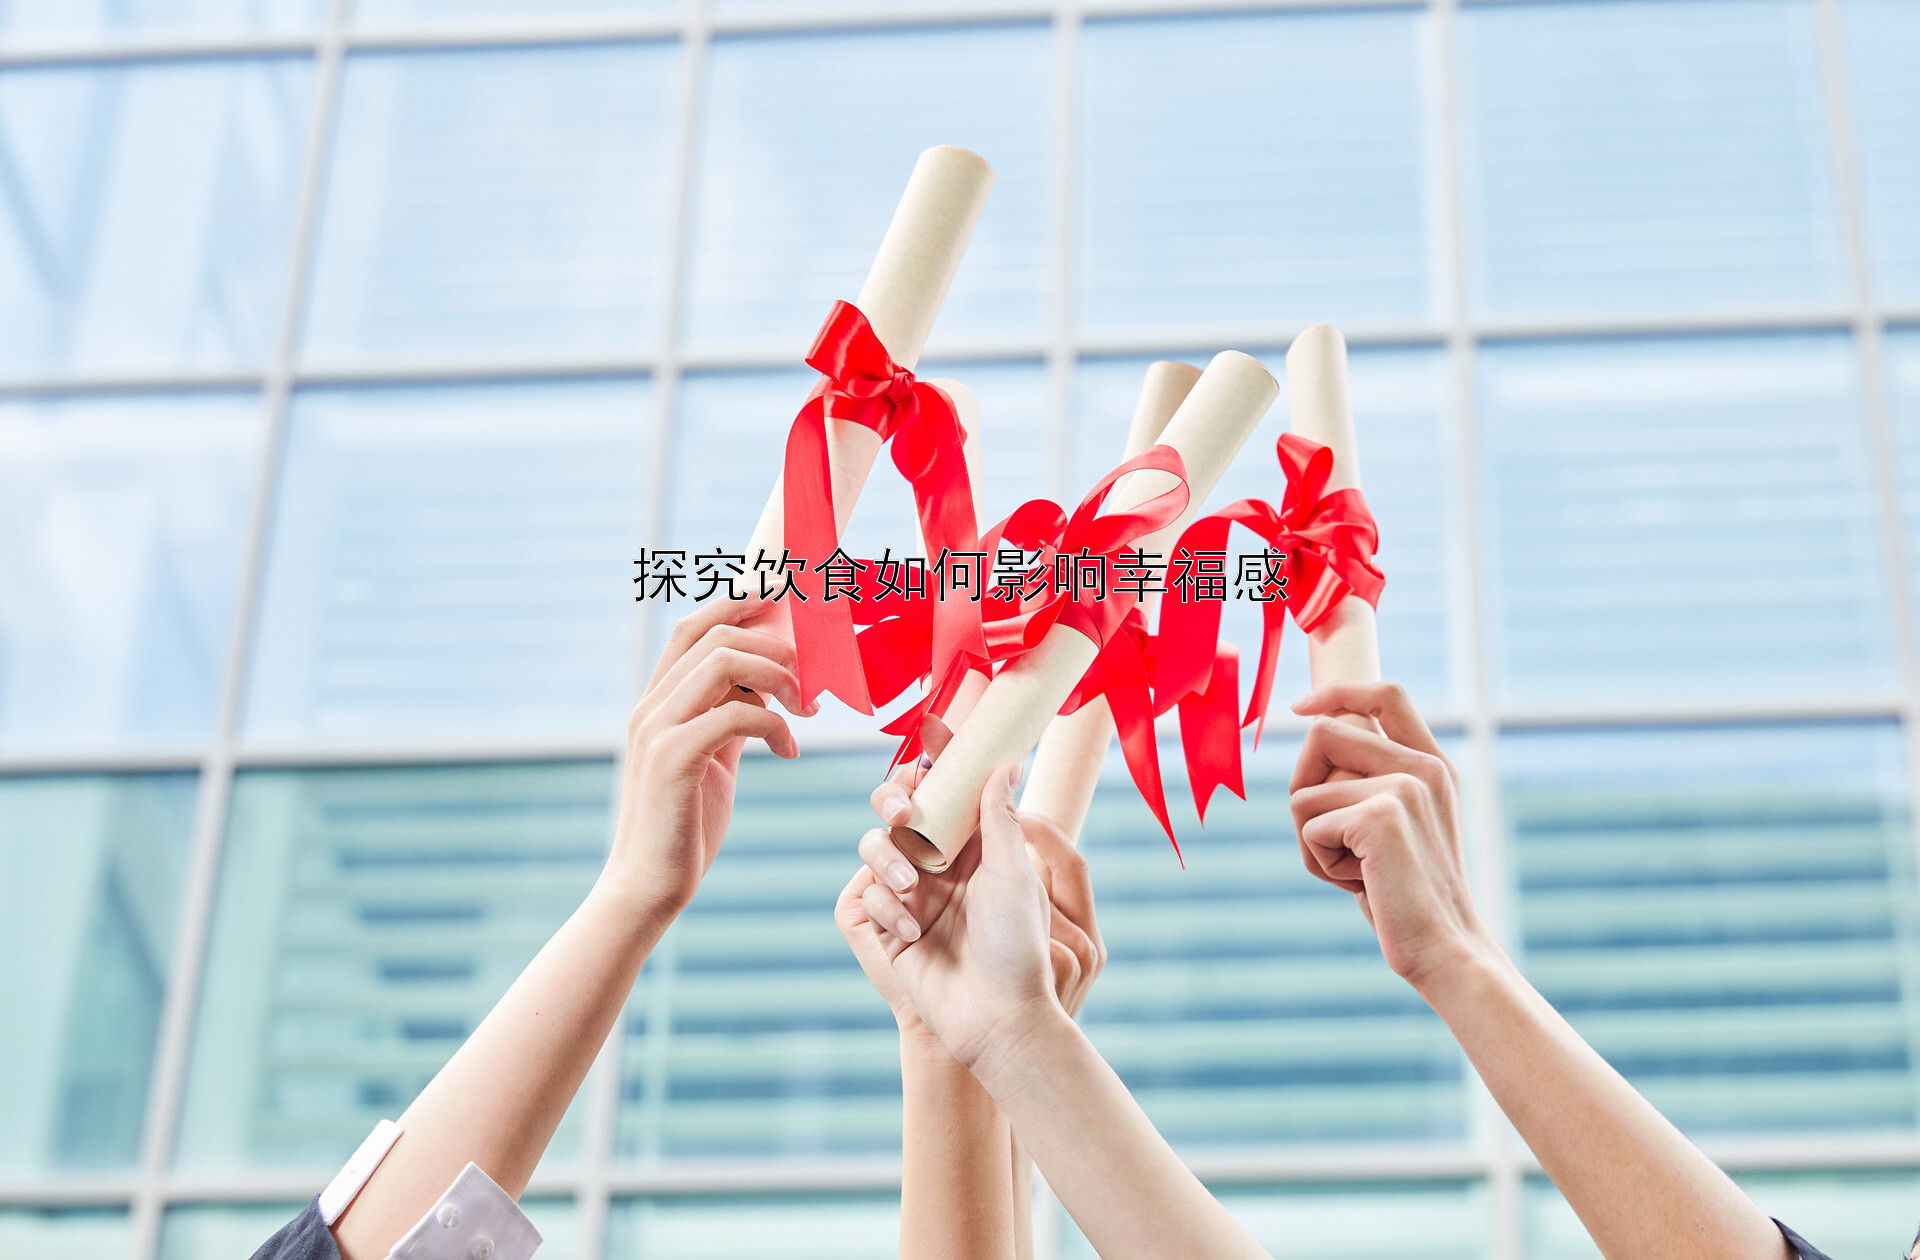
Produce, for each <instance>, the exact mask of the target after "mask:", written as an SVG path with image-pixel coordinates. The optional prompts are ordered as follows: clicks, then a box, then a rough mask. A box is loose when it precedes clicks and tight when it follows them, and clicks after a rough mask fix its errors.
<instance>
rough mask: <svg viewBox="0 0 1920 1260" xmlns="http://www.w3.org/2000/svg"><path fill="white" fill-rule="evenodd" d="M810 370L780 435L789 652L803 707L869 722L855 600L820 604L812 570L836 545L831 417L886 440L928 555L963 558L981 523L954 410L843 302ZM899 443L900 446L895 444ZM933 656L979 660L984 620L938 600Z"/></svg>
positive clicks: (937, 660) (823, 330) (942, 667)
mask: <svg viewBox="0 0 1920 1260" xmlns="http://www.w3.org/2000/svg"><path fill="white" fill-rule="evenodd" d="M807 365H808V366H809V367H812V368H815V369H817V370H818V371H819V372H820V373H821V374H822V378H823V379H822V380H821V381H820V382H819V383H818V384H816V385H815V386H814V387H813V392H812V393H810V394H808V395H807V401H806V402H805V404H803V405H802V406H801V408H800V414H798V415H797V416H795V417H794V420H793V427H792V428H791V429H790V430H789V431H788V433H787V455H786V464H785V467H784V469H783V472H782V475H781V500H782V503H783V505H784V507H785V511H786V548H787V550H788V551H789V552H790V553H791V554H792V555H793V556H794V557H796V558H798V559H799V560H801V561H802V562H803V565H804V567H803V571H802V572H800V573H798V574H796V575H795V579H794V585H795V587H796V588H797V589H798V591H799V595H800V598H798V599H796V600H795V601H794V603H793V604H792V606H791V607H792V615H793V638H794V646H795V648H796V649H797V651H798V654H799V670H798V673H799V678H800V697H801V701H802V703H805V704H810V703H812V701H813V699H814V697H815V696H817V695H819V694H820V693H821V692H823V691H830V692H832V693H833V694H834V695H836V696H839V697H840V699H842V700H844V701H845V702H846V703H847V704H848V705H850V706H852V707H853V708H855V709H857V710H859V711H860V712H862V713H872V712H873V701H872V698H871V697H870V695H869V694H868V688H867V678H866V671H865V669H864V668H863V666H862V663H861V659H860V652H859V648H858V646H857V644H856V643H855V640H854V631H853V627H854V612H853V604H854V601H853V600H852V599H850V598H849V597H847V596H844V595H842V596H840V597H838V598H836V599H835V600H834V601H833V602H831V603H829V602H827V601H826V599H825V598H824V594H825V581H824V577H823V575H822V573H821V572H820V570H819V569H818V568H817V567H816V566H819V565H822V564H824V563H826V561H827V560H828V558H829V557H830V556H831V555H832V553H833V552H834V550H835V549H836V548H837V547H838V546H839V540H840V530H839V526H838V522H837V520H836V518H835V516H834V506H833V476H832V471H831V466H830V464H829V462H828V459H827V426H826V422H827V420H828V419H829V418H831V419H834V420H843V421H847V422H849V423H852V424H858V425H862V426H864V427H865V428H869V429H872V430H873V431H874V432H875V433H876V434H878V435H879V437H880V440H881V441H882V442H883V443H884V442H887V441H890V440H892V441H893V462H894V465H895V466H896V467H897V468H899V470H900V473H901V475H902V476H904V477H905V478H906V479H907V481H908V483H909V484H911V485H912V487H913V501H914V509H915V512H916V513H917V515H918V516H919V519H920V533H921V537H922V538H923V539H924V540H925V542H926V545H927V548H928V550H929V551H930V552H934V553H937V552H938V551H939V550H940V549H943V548H944V549H948V550H953V551H965V550H971V549H972V548H973V545H974V540H975V530H976V528H977V522H976V521H975V520H974V516H973V487H972V485H971V484H970V482H969V479H968V477H967V461H966V454H965V445H964V444H965V436H966V435H965V433H964V431H963V430H962V429H961V426H960V417H959V415H958V413H956V412H955V411H954V408H953V400H952V399H950V398H948V397H947V396H946V394H945V393H943V392H942V391H941V390H940V389H939V388H938V387H936V386H933V385H929V384H928V383H927V382H925V381H922V380H920V379H918V378H917V377H915V376H914V374H913V373H912V372H910V371H908V370H907V369H906V368H903V367H901V366H900V365H899V364H897V363H895V362H894V361H893V359H892V358H891V357H890V356H889V355H888V354H887V348H886V347H885V346H884V345H882V344H881V343H880V338H879V337H878V336H876V335H875V333H874V331H873V326H872V325H871V324H869V323H868V322H867V317H866V316H865V315H863V314H861V313H860V309H859V308H858V307H856V306H854V305H853V304H852V303H850V302H835V303H834V304H833V310H832V311H831V312H830V313H829V314H828V315H827V320H826V323H824V324H822V325H821V327H820V335H819V336H817V337H815V338H814V341H813V348H812V349H811V350H809V351H808V352H807ZM895 439H897V440H895ZM929 633H930V635H931V642H930V651H931V655H932V662H933V666H934V668H935V669H936V670H937V671H939V672H941V673H944V672H945V671H946V670H947V668H948V667H949V665H950V663H951V662H952V661H953V660H954V659H955V658H956V657H959V656H960V655H962V654H963V653H974V654H976V655H981V656H984V655H985V646H984V643H983V641H982V631H981V625H980V612H979V609H978V607H977V606H976V605H973V604H970V603H967V602H965V601H941V602H939V603H937V604H936V605H935V606H934V608H933V610H932V613H931V620H930V630H929Z"/></svg>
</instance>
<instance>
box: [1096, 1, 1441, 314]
mask: <svg viewBox="0 0 1920 1260" xmlns="http://www.w3.org/2000/svg"><path fill="white" fill-rule="evenodd" d="M1425 27H1426V18H1425V16H1424V15H1423V14H1421V13H1418V12H1414V11H1406V12H1393V13H1343V14H1284V15H1279V14H1276V15H1261V16H1249V17H1240V16H1235V17H1204V18H1183V19H1161V20H1153V21H1119V22H1090V23H1088V24H1087V28H1086V34H1085V37H1084V38H1085V57H1086V62H1085V75H1086V89H1085V96H1084V101H1085V106H1084V108H1085V110H1086V119H1085V123H1084V131H1085V137H1086V138H1085V141H1084V145H1083V152H1084V160H1085V165H1086V170H1085V174H1084V177H1083V181H1082V183H1083V188H1084V193H1083V196H1084V197H1085V202H1086V206H1085V211H1084V214H1083V217H1082V220H1081V225H1080V233H1081V237H1080V240H1081V249H1082V259H1083V263H1082V265H1081V266H1080V267H1079V269H1078V270H1079V276H1080V281H1079V288H1080V292H1079V306H1080V319H1081V320H1082V322H1083V323H1084V325H1085V327H1086V328H1087V330H1088V331H1089V332H1092V333H1095V334H1102V333H1107V334H1111V333H1127V332H1133V331H1137V330H1159V329H1165V328H1167V327H1169V326H1175V325H1185V326H1196V325H1197V326H1199V327H1202V328H1206V329H1209V330H1213V329H1219V330H1221V334H1220V335H1222V336H1223V337H1227V338H1228V339H1231V337H1232V336H1233V333H1232V332H1230V331H1228V330H1232V329H1242V328H1248V327H1253V328H1273V327H1275V326H1279V325H1285V324H1287V323H1289V322H1293V321H1303V322H1304V321H1308V320H1320V319H1339V320H1356V319H1357V320H1374V321H1392V320H1401V321H1407V320H1418V319H1424V318H1426V317H1428V316H1429V315H1430V314H1431V313H1432V311H1433V308H1434V298H1433V295H1432V292H1431V281H1430V279H1429V275H1428V257H1427V255H1428V229H1427V226H1426V223H1425V218H1424V216H1425V205H1426V191H1425V188H1426V179H1427V176H1426V170H1425V167H1426V147H1425V140H1424V131H1423V125H1422V122H1421V105H1422V94H1423V92H1424V91H1425V90H1426V87H1425V84H1424V81H1423V80H1424V77H1425V76H1424V72H1423V70H1422V67H1421V53H1420V49H1421V42H1422V40H1423V38H1424V34H1423V32H1424V30H1425Z"/></svg>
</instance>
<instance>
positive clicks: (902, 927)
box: [893, 914, 920, 945]
mask: <svg viewBox="0 0 1920 1260" xmlns="http://www.w3.org/2000/svg"><path fill="white" fill-rule="evenodd" d="M893 934H894V935H895V936H897V937H899V938H900V939H901V940H903V941H905V942H907V944H909V945H911V944H913V942H915V941H917V940H919V939H920V925H919V924H918V923H915V922H914V921H913V920H912V919H911V918H910V917H908V916H907V915H904V914H903V915H901V916H900V922H899V924H898V925H897V926H895V928H894V929H893Z"/></svg>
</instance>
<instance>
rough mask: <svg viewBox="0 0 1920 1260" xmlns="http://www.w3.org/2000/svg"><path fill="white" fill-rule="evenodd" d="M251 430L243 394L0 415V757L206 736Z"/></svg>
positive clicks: (254, 408) (123, 400)
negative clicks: (8, 752) (2, 750)
mask: <svg viewBox="0 0 1920 1260" xmlns="http://www.w3.org/2000/svg"><path fill="white" fill-rule="evenodd" d="M261 427H262V426H261V418H260V403H259V400H258V398H256V397H254V396H253V395H248V394H231V395H220V394H216V395H196V394H167V395H162V396H158V397H147V398H135V397H121V396H102V397H91V398H64V399H51V398H49V399H14V400H5V401H0V538H4V539H6V540H7V542H6V545H4V546H0V746H7V747H15V748H21V747H59V746H80V745H94V746H98V745H103V744H127V743H141V742H150V741H155V740H184V739H191V738H195V737H199V736H202V735H205V734H206V733H207V731H208V730H209V729H210V728H211V726H212V725H213V709H214V704H215V702H216V699H217V697H218V695H219V692H220V685H221V675H222V673H223V671H224V670H225V668H226V663H227V651H228V643H229V640H230V637H231V635H232V633H233V627H232V617H233V603H234V593H235V590H236V588H237V587H238V585H239V580H240V568H241V565H242V563H243V562H244V560H245V549H246V545H247V532H248V522H249V519H250V516H249V514H250V513H251V511H252V507H253V483H254V478H255V476H256V470H257V468H258V462H259V455H258V451H257V449H256V448H257V447H258V445H259V442H260V434H261Z"/></svg>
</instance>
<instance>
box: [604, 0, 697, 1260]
mask: <svg viewBox="0 0 1920 1260" xmlns="http://www.w3.org/2000/svg"><path fill="white" fill-rule="evenodd" d="M711 38H712V23H711V21H710V19H709V16H708V14H707V12H706V5H705V3H704V0H686V8H685V12H684V19H683V23H682V25H681V28H680V57H681V95H680V112H679V119H678V122H679V137H678V140H677V141H676V144H675V148H674V154H673V169H672V171H671V172H670V173H669V181H668V188H669V189H670V195H671V196H672V198H673V204H672V208H671V210H670V211H669V216H668V224H667V239H666V242H665V246H664V249H663V257H664V258H665V260H666V268H665V272H664V274H663V276H662V283H661V292H660V340H659V349H658V351H657V353H656V356H655V363H656V367H655V371H654V376H653V390H652V395H653V406H652V413H653V417H652V418H653V448H652V449H653V462H652V467H651V468H650V469H649V474H650V482H649V487H648V500H647V507H646V514H645V515H646V525H645V529H644V532H643V534H642V545H646V544H647V543H648V542H651V541H653V540H657V539H660V538H664V537H665V536H666V533H667V530H668V527H669V524H670V522H671V519H672V502H673V467H674V459H675V450H676V437H677V430H678V416H679V410H680V405H679V400H680V382H681V376H682V374H683V370H684V362H683V356H682V353H681V346H680V320H681V313H682V308H683V307H684V306H685V304H686V291H687V276H688V271H689V268H690V267H691V259H690V258H689V256H688V254H689V250H690V248H691V244H692V239H693V228H692V225H693V207H694V191H695V190H694V184H695V172H696V171H697V169H698V166H699V146H700V140H701V136H702V134H703V130H702V119H703V117H704V115H703V110H702V104H703V101H704V98H705V91H706V62H707V53H708V46H709V41H710V40H711ZM659 614H660V609H659V608H658V607H657V606H656V605H655V604H654V603H652V602H648V601H643V602H640V603H639V605H638V613H637V614H636V615H635V617H634V633H635V643H634V683H633V692H632V696H631V699H633V700H634V701H635V702H637V701H638V700H639V698H640V695H641V694H642V693H643V692H644V690H645V688H646V667H647V665H648V663H649V661H650V659H651V653H652V647H653V642H654V638H655V631H656V629H657V618H658V616H659ZM623 771H624V759H623V758H622V757H615V758H614V766H613V775H614V805H615V811H614V820H613V825H616V826H617V825H618V817H619V793H620V789H621V783H622V779H623V777H624V775H623ZM668 931H669V933H671V932H672V929H671V928H669V929H668ZM650 962H651V963H652V966H653V973H652V974H650V975H648V976H647V977H646V979H645V980H644V983H645V984H646V985H647V986H648V992H649V993H650V994H652V993H653V992H655V991H656V990H658V991H659V992H660V993H662V994H665V993H669V992H670V991H671V990H670V987H669V986H670V978H669V977H666V976H664V975H663V974H662V973H663V972H667V971H671V970H672V968H673V966H674V950H673V941H672V939H671V936H669V937H668V938H665V939H663V940H662V941H661V942H660V944H659V945H658V946H656V948H655V950H654V954H653V957H652V959H651V960H650ZM657 1022H658V1021H657V1020H653V1019H650V1020H649V1021H648V1031H649V1036H652V1035H653V1034H654V1026H655V1024H656V1023H657ZM626 1042H627V1008H626V1003H625V1002H623V1003H622V1004H621V1008H620V1014H619V1016H618V1018H616V1019H615V1021H614V1025H613V1028H612V1029H611V1030H609V1032H608V1034H607V1039H606V1041H605V1043H604V1044H603V1045H602V1046H601V1048H600V1054H599V1058H598V1061H597V1063H596V1064H595V1067H594V1074H593V1076H592V1078H591V1079H590V1080H589V1082H588V1091H587V1107H588V1122H587V1139H588V1141H587V1152H586V1156H587V1157H586V1161H585V1167H584V1174H585V1175H584V1177H583V1179H582V1181H581V1184H580V1187H579V1194H578V1196H577V1198H576V1200H575V1207H574V1210H575V1212H576V1213H578V1219H579V1231H580V1232H579V1239H580V1244H579V1245H580V1254H581V1257H582V1260H589V1258H591V1260H599V1257H601V1256H603V1255H604V1254H605V1252H606V1244H607V1219H608V1215H609V1213H610V1211H611V1207H612V1205H611V1194H612V1180H613V1160H614V1149H613V1148H614V1144H615V1142H616V1141H617V1139H618V1133H619V1127H620V1100H621V1094H622V1086H623V1076H624V1068H625V1059H626Z"/></svg>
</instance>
